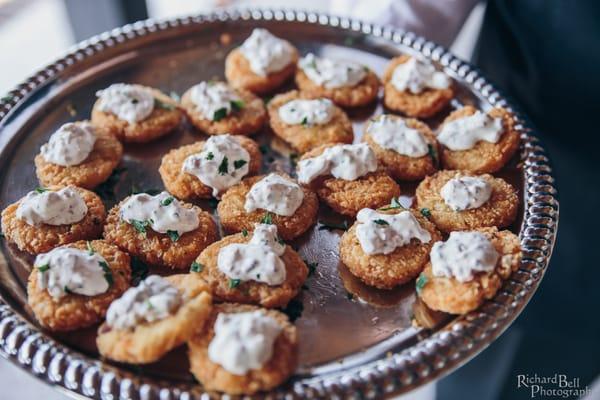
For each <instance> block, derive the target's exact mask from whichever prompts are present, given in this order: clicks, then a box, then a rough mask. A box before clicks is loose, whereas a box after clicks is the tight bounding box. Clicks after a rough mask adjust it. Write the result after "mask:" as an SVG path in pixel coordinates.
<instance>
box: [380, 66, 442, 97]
mask: <svg viewBox="0 0 600 400" xmlns="http://www.w3.org/2000/svg"><path fill="white" fill-rule="evenodd" d="M391 83H392V85H393V86H394V87H395V88H396V89H397V90H399V91H401V92H404V91H409V92H411V93H413V94H419V93H421V92H423V90H425V89H428V88H430V89H446V88H448V87H449V86H450V78H449V77H448V76H447V75H446V74H444V73H443V72H439V71H436V70H435V67H434V66H433V64H431V63H430V62H429V61H425V60H417V59H416V58H414V57H411V58H410V59H409V60H408V61H405V62H403V63H402V64H400V65H398V66H397V67H396V68H394V72H393V73H392V80H391Z"/></svg>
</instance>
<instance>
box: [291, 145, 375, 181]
mask: <svg viewBox="0 0 600 400" xmlns="http://www.w3.org/2000/svg"><path fill="white" fill-rule="evenodd" d="M376 169H377V158H376V157H375V153H373V150H371V148H370V147H369V146H368V145H367V144H366V143H360V144H339V145H336V146H332V147H328V148H327V149H325V151H324V152H323V153H321V155H319V156H317V157H313V158H307V159H306V160H302V161H300V162H299V163H298V169H297V173H298V181H299V182H300V183H303V184H307V183H310V182H311V181H312V180H313V179H315V178H316V177H318V176H320V175H332V176H333V177H334V178H338V179H343V180H346V181H353V180H355V179H357V178H360V177H361V176H363V175H366V174H368V173H369V172H373V171H375V170H376Z"/></svg>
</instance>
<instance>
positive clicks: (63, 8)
mask: <svg viewBox="0 0 600 400" xmlns="http://www.w3.org/2000/svg"><path fill="white" fill-rule="evenodd" d="M230 6H242V7H243V6H245V7H280V8H281V7H291V8H301V9H307V10H315V11H322V12H328V13H331V14H336V15H345V16H351V17H355V18H359V19H363V20H368V21H372V22H376V23H379V24H382V25H384V24H387V25H390V26H394V27H396V28H402V29H406V30H412V31H414V32H416V33H417V34H420V35H422V36H425V37H426V38H428V39H430V40H433V41H436V42H438V43H439V44H442V45H444V46H446V47H448V48H450V49H451V50H452V51H453V52H454V53H455V54H456V55H458V56H459V57H461V58H463V59H465V60H468V61H471V62H472V63H473V64H475V65H477V66H478V67H479V68H480V69H481V70H482V71H483V73H484V74H485V75H486V76H487V77H488V78H489V79H490V80H491V81H492V82H493V83H495V84H496V85H497V86H498V87H499V88H500V89H501V90H502V91H503V92H504V93H505V94H506V95H508V96H510V97H511V98H512V100H513V101H514V102H515V103H516V104H517V105H519V106H520V107H521V108H522V109H523V110H524V111H525V112H526V113H527V114H528V115H529V116H530V117H531V119H532V122H533V124H534V125H535V126H536V127H537V128H538V130H539V132H540V134H541V136H542V140H543V142H544V144H545V145H546V147H547V148H548V150H549V153H550V156H551V158H552V161H553V163H554V175H555V177H556V178H557V185H558V187H559V189H560V193H559V194H560V201H561V217H560V229H559V235H558V241H557V246H556V249H555V253H554V255H553V258H552V262H551V265H550V267H549V270H548V272H547V274H546V276H545V278H544V281H543V282H542V285H541V286H540V289H539V290H538V292H537V293H536V295H535V296H534V298H533V299H532V301H531V303H530V304H529V306H528V307H527V308H526V309H525V311H524V312H523V314H522V315H521V316H520V317H519V318H518V319H517V321H516V322H515V323H514V324H513V325H512V326H511V328H509V329H508V330H507V331H506V332H505V333H504V334H503V335H502V336H501V337H500V338H499V339H498V340H497V341H496V342H495V343H494V344H493V345H492V346H490V347H489V348H488V349H487V350H485V351H484V352H483V353H482V354H480V355H479V356H477V357H476V358H475V359H474V360H473V361H471V362H469V363H468V364H467V365H465V366H463V367H462V368H460V369H459V370H458V371H456V372H454V373H453V374H451V375H450V376H448V377H446V378H444V379H442V380H441V381H439V382H436V383H435V384H431V385H428V386H426V387H424V388H423V389H421V390H419V391H418V392H416V393H411V394H409V395H407V396H404V397H405V398H410V399H412V398H415V399H454V398H461V399H464V400H469V399H520V398H531V397H530V394H529V393H527V392H524V391H523V390H522V389H517V375H519V374H530V375H534V374H537V375H538V376H551V375H554V374H557V373H558V374H566V375H568V376H569V377H570V378H580V383H581V387H585V386H587V387H588V388H589V389H590V391H589V393H588V395H587V396H585V399H586V400H589V399H600V379H599V378H598V376H599V374H600V312H599V311H598V307H599V306H600V290H598V286H599V284H600V267H599V265H598V259H596V257H595V256H596V249H598V239H597V238H598V232H599V227H600V218H599V217H598V213H600V200H599V199H600V184H599V183H600V179H599V173H600V168H599V167H598V159H597V158H598V157H597V155H596V153H597V149H598V139H597V137H598V136H599V135H600V129H599V128H598V122H596V118H597V117H598V115H599V114H600V113H599V112H600V102H599V101H598V93H600V2H598V1H592V0H577V1H565V0H519V1H516V0H514V1H509V0H489V1H477V0H443V1H440V0H378V1H373V0H297V1H285V0H280V1H275V0H272V1H266V0H265V1H260V0H254V1H226V0H129V1H126V0H0V60H1V62H0V65H1V68H2V69H1V73H0V95H4V94H5V93H6V92H8V91H9V90H10V89H12V88H13V87H14V86H16V85H17V84H18V83H19V82H20V81H22V80H24V79H25V78H26V77H27V76H29V75H31V74H32V73H34V72H35V71H36V70H37V69H39V68H41V67H42V66H43V65H45V64H46V63H49V62H51V61H53V60H54V59H56V58H58V56H60V55H61V54H63V53H64V52H66V51H67V50H68V49H69V47H70V46H72V45H73V44H75V43H77V42H78V41H80V40H83V39H86V38H88V37H90V36H92V35H95V34H98V33H100V32H103V31H106V30H109V29H112V28H114V27H117V26H120V25H123V24H126V23H129V22H133V21H137V20H140V19H146V18H164V17H172V16H177V15H183V14H190V13H200V12H208V11H211V10H214V9H216V8H222V7H230ZM0 387H2V391H1V392H0V399H17V398H18V399H33V398H44V399H45V400H54V399H65V396H64V395H63V394H61V393H58V392H55V391H53V390H51V389H50V388H49V387H47V386H45V385H44V384H41V383H38V382H37V381H36V380H35V379H34V378H31V377H29V376H28V375H27V374H25V373H24V372H22V371H20V370H18V369H17V367H14V366H12V365H11V364H9V363H8V362H6V361H5V360H3V359H0Z"/></svg>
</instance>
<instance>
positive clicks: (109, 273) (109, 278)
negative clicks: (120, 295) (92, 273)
mask: <svg viewBox="0 0 600 400" xmlns="http://www.w3.org/2000/svg"><path fill="white" fill-rule="evenodd" d="M98 264H100V266H101V267H102V270H103V271H104V279H106V282H108V285H109V286H112V285H113V283H114V279H113V275H112V271H111V270H110V267H109V266H108V263H107V262H106V261H99V262H98Z"/></svg>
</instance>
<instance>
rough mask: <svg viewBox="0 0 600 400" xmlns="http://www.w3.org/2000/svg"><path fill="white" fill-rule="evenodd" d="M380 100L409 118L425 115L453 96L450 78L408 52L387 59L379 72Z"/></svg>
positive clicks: (434, 111) (440, 106)
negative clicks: (381, 82) (380, 83)
mask: <svg viewBox="0 0 600 400" xmlns="http://www.w3.org/2000/svg"><path fill="white" fill-rule="evenodd" d="M383 88H384V95H383V103H384V105H385V106H386V107H387V108H389V109H390V110H393V111H397V112H401V113H403V114H406V115H408V116H409V117H416V118H427V117H431V116H433V115H435V114H437V113H438V112H439V111H440V110H442V109H443V108H444V107H446V106H447V105H448V104H449V103H450V100H452V98H453V97H454V89H453V88H452V81H451V79H450V77H448V76H447V75H446V74H444V73H443V72H440V71H436V69H435V66H434V65H433V64H432V63H431V62H429V61H427V60H422V59H418V58H415V57H412V56H408V55H402V56H399V57H395V58H393V59H392V60H391V61H390V64H389V65H388V67H387V69H386V71H385V73H384V75H383Z"/></svg>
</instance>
